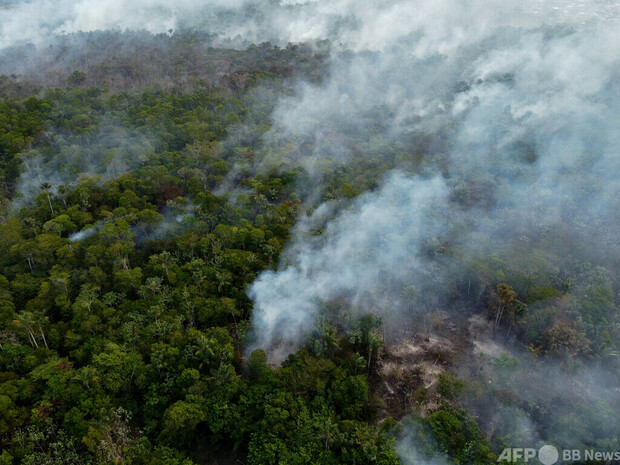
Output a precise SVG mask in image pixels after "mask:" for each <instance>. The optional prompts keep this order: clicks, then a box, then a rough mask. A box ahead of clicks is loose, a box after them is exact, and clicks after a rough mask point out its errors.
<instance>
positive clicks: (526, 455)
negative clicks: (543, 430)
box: [497, 444, 560, 465]
mask: <svg viewBox="0 0 620 465" xmlns="http://www.w3.org/2000/svg"><path fill="white" fill-rule="evenodd" d="M537 455H538V460H540V463H542V464H543V465H553V464H554V463H555V462H557V461H558V458H559V457H560V454H559V452H558V450H557V449H556V448H555V447H553V446H551V445H549V444H547V445H545V446H542V447H541V448H540V449H539V450H538V453H536V449H532V448H529V447H508V448H506V449H504V450H503V451H502V453H501V454H500V456H499V457H498V459H497V461H498V462H516V461H517V460H519V459H523V461H524V462H529V460H530V459H533V458H535V457H536V456H537Z"/></svg>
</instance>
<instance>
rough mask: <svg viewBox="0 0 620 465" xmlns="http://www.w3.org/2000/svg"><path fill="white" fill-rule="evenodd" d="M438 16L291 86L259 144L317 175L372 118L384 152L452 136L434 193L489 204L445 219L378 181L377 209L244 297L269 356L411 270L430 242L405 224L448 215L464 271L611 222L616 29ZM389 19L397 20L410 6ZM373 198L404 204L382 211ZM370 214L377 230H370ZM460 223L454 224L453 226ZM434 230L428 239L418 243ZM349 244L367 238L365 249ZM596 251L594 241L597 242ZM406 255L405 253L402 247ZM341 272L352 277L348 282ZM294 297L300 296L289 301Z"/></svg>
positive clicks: (358, 215) (530, 14)
mask: <svg viewBox="0 0 620 465" xmlns="http://www.w3.org/2000/svg"><path fill="white" fill-rule="evenodd" d="M439 3H440V4H441V7H437V6H435V7H428V6H424V7H420V8H417V9H416V8H414V5H413V4H411V3H408V5H409V6H410V9H411V11H414V12H415V13H411V14H410V16H412V15H413V16H416V18H417V21H414V22H412V23H411V26H410V29H408V31H409V33H408V34H405V33H404V32H403V31H404V29H403V28H404V26H398V25H396V26H394V25H393V23H392V27H387V26H386V27H385V28H384V30H382V31H381V32H372V30H368V32H364V34H363V35H364V36H365V37H375V36H378V37H379V41H378V48H383V51H381V52H376V53H360V54H357V55H355V56H354V57H352V58H351V57H349V56H345V57H340V56H336V57H335V58H334V62H333V63H332V71H331V76H330V78H329V79H328V80H327V82H325V83H322V84H321V85H302V86H301V87H300V89H299V92H298V95H297V96H296V97H295V98H291V99H288V100H285V101H283V102H282V103H281V105H280V106H279V107H278V109H277V110H276V112H275V114H274V119H275V125H274V127H275V128H274V130H272V131H271V133H269V134H268V135H267V139H266V141H267V143H268V144H274V145H275V144H276V143H280V142H281V141H282V140H283V139H284V140H289V141H298V142H299V149H298V150H296V151H294V152H293V154H294V155H293V156H296V157H301V160H299V159H298V160H296V161H297V162H301V163H302V164H305V166H306V167H307V168H309V169H312V166H313V165H314V164H316V163H317V160H320V159H321V158H324V157H325V158H335V159H337V160H339V161H341V162H344V163H346V162H348V161H352V160H354V156H352V155H350V154H351V153H352V150H351V147H349V146H347V145H346V141H345V143H344V144H342V143H341V144H333V143H331V142H332V141H331V140H330V139H329V134H330V132H332V131H333V128H334V127H337V128H338V129H340V130H342V131H346V130H347V129H349V128H352V129H353V130H363V129H365V128H367V127H368V125H370V124H372V123H373V122H376V121H375V120H373V117H376V114H377V110H378V109H379V110H381V113H380V115H381V117H382V121H380V122H379V124H380V125H381V130H382V131H383V134H384V135H385V136H386V137H388V138H392V139H397V138H399V137H402V136H404V135H405V134H407V133H408V132H411V131H415V130H431V129H438V128H441V127H446V126H449V127H450V130H449V132H448V142H447V150H448V151H449V154H448V156H449V160H450V161H449V163H448V167H447V168H445V167H443V168H441V170H442V172H443V177H444V178H445V181H443V182H445V183H446V184H448V185H449V188H450V189H451V190H452V193H453V195H455V196H458V195H459V193H460V192H462V191H464V192H467V191H468V190H471V189H472V186H474V185H481V186H484V197H485V198H484V199H481V200H480V202H479V205H473V206H468V207H470V209H469V210H468V211H465V210H463V208H462V207H463V206H462V205H459V204H458V203H454V202H453V203H452V204H450V203H449V202H448V201H447V200H446V199H447V197H448V196H446V195H443V196H442V197H441V199H444V201H443V202H439V206H437V203H438V199H437V198H432V199H430V198H428V199H427V200H428V201H429V202H428V204H424V203H421V202H420V201H419V199H413V198H412V197H411V194H410V193H409V189H414V190H416V189H418V188H419V187H417V184H418V183H419V182H420V181H419V180H416V179H410V180H409V181H410V182H411V183H413V184H408V182H407V181H406V180H407V178H405V177H403V176H402V175H400V176H399V175H396V176H391V177H388V178H387V179H386V181H385V182H384V184H383V188H382V190H381V191H380V192H379V193H378V194H374V195H370V196H365V197H362V198H361V199H360V200H359V201H358V202H357V204H356V206H355V207H354V209H353V210H349V211H347V212H345V213H342V214H341V216H339V217H337V219H336V220H334V221H333V222H332V223H331V224H330V225H329V227H328V229H327V233H326V235H327V239H325V240H324V242H323V243H322V244H321V245H320V246H318V247H316V246H315V245H314V244H313V243H312V242H309V243H308V246H307V247H306V248H304V247H303V246H302V245H300V242H302V243H303V242H304V240H305V239H304V238H303V237H302V235H301V234H299V235H298V237H300V238H301V239H299V240H298V241H297V242H296V243H295V245H294V246H293V247H292V248H291V253H289V254H288V255H287V257H286V259H287V262H289V263H292V264H293V265H291V266H286V265H284V266H283V269H282V270H281V271H279V272H278V273H273V272H267V273H265V274H264V275H263V276H261V277H260V278H259V280H258V281H257V283H256V284H255V285H254V287H253V288H252V291H251V295H252V296H253V297H254V299H255V302H256V304H257V305H256V307H257V309H256V312H255V324H256V328H257V336H258V340H259V341H260V342H259V344H258V345H259V346H260V345H263V346H264V345H266V346H270V345H272V343H274V342H275V341H273V340H272V337H273V335H275V334H278V344H280V347H281V344H284V346H287V347H289V346H290V347H291V348H293V347H294V346H295V345H298V344H300V343H301V341H302V338H301V333H302V332H303V331H304V330H307V329H308V327H309V325H311V324H312V322H313V317H314V315H316V308H317V302H319V301H321V300H324V299H329V298H332V297H334V296H335V295H338V294H339V293H350V292H351V290H352V289H355V291H354V292H353V294H354V295H355V296H356V297H355V298H354V299H353V303H356V302H357V301H358V300H360V299H359V297H358V296H359V292H364V293H365V295H374V292H376V290H377V288H378V287H380V286H382V285H383V283H385V281H386V280H385V279H384V278H383V277H382V276H380V275H379V274H376V275H373V276H374V277H373V278H372V279H371V278H368V277H366V275H365V274H366V273H370V274H372V273H374V272H377V271H378V270H382V269H385V268H386V263H387V264H391V265H393V266H392V267H393V268H398V266H397V265H396V263H397V262H398V260H396V257H398V256H401V257H402V259H401V260H403V261H405V262H406V261H407V257H409V256H413V257H415V254H416V253H419V250H420V248H421V247H422V246H423V244H424V240H427V239H428V237H427V236H420V235H418V233H416V232H415V230H414V232H411V233H410V232H409V231H407V230H405V229H399V221H400V219H402V218H403V217H405V218H408V216H407V215H411V214H412V213H411V212H412V211H416V212H417V213H416V214H419V215H424V214H425V213H424V211H425V209H431V206H432V208H434V209H437V208H439V209H440V210H443V211H444V219H443V225H442V226H443V228H444V229H451V231H452V233H453V234H454V233H457V232H458V234H459V236H460V237H461V239H460V252H461V255H474V254H475V253H477V252H479V251H480V250H481V249H486V250H487V251H491V252H492V251H493V248H494V247H499V246H500V244H501V243H503V242H506V241H508V242H509V241H511V240H513V239H515V238H514V237H512V235H514V234H515V233H517V236H518V237H520V238H522V239H523V238H524V239H526V240H527V236H525V237H524V236H523V234H524V233H525V232H527V233H528V234H529V233H535V232H540V231H542V230H544V229H545V228H547V227H549V226H550V225H553V224H556V223H557V222H559V221H568V222H571V221H572V222H575V223H577V222H581V223H584V224H588V223H591V224H592V226H593V227H598V226H600V225H601V221H600V220H601V219H602V218H609V217H608V216H607V215H609V214H611V212H613V211H615V210H616V207H617V195H616V193H617V192H618V187H619V186H618V181H617V180H616V179H615V175H614V174H613V173H615V172H617V170H618V168H620V166H619V164H620V160H619V158H618V150H619V149H620V140H619V134H618V131H617V130H616V128H617V127H618V122H619V121H620V120H619V118H620V113H619V111H618V108H617V106H615V105H613V104H612V103H611V102H614V101H617V99H618V97H620V87H619V85H618V82H619V80H618V77H619V76H618V74H619V70H620V66H619V64H620V51H619V50H618V47H617V46H616V47H613V46H610V45H611V44H614V43H616V42H617V40H616V39H617V38H618V32H617V23H615V21H613V20H609V21H607V20H605V21H603V20H601V21H598V20H594V19H592V18H594V17H595V15H596V14H598V12H597V11H591V12H590V15H591V21H588V22H587V24H586V25H584V26H580V25H579V24H570V25H559V24H558V21H557V20H556V19H554V15H555V13H554V12H555V9H554V7H551V8H550V10H549V12H550V15H549V16H546V15H541V14H536V13H538V11H537V10H533V9H532V6H533V5H534V4H527V3H526V5H527V6H528V7H529V8H530V9H529V10H528V9H527V8H526V9H525V10H523V11H521V12H519V11H516V10H515V9H512V11H510V13H512V15H513V16H510V15H506V14H505V13H506V12H505V11H503V10H501V9H500V13H498V11H496V10H494V9H492V8H490V7H488V5H487V6H485V5H482V4H477V3H476V2H468V5H451V4H450V2H439ZM390 5H392V7H393V8H394V9H395V11H399V8H402V7H403V6H404V5H405V4H404V3H399V2H396V3H391V4H390ZM416 6H419V5H416ZM540 8H542V5H541V6H540ZM370 10H372V7H371V8H370ZM359 11H362V13H359ZM387 11H391V10H390V9H389V8H388V10H387ZM363 12H364V9H363V8H361V9H360V8H357V9H355V12H351V17H358V16H360V15H361V16H362V17H366V16H365V15H364V13H363ZM367 13H368V12H367ZM519 13H520V14H519ZM385 14H388V13H385ZM394 14H395V16H394V20H395V21H397V18H400V19H402V20H403V24H405V23H408V19H407V18H409V17H408V16H407V15H405V14H404V13H402V12H401V13H399V14H396V13H394ZM356 15H357V16H356ZM580 16H583V15H578V17H580ZM372 17H373V16H372V15H370V13H369V15H368V17H366V22H367V23H369V24H366V23H364V22H362V23H361V25H360V24H358V26H357V28H356V30H358V31H365V30H366V29H367V28H373V27H374V28H376V27H378V24H380V23H381V21H371V20H370V18H372ZM420 17H422V18H423V20H421V19H420ZM358 19H359V18H358ZM508 21H510V22H513V23H515V24H517V25H516V26H515V25H510V24H507V22H508ZM546 21H551V24H546ZM581 21H582V20H581V19H579V22H581ZM387 23H389V22H387ZM387 23H386V24H387ZM448 25H450V26H451V27H448ZM432 31H435V32H432ZM436 31H444V34H442V33H440V32H436ZM348 33H349V34H351V31H348ZM390 34H391V35H390ZM388 36H389V37H390V38H391V42H389V41H388V40H387V38H386V37H388ZM388 43H389V45H390V46H389V47H388V46H387V44H388ZM386 108H387V110H385V109H386ZM275 141H277V142H275ZM308 141H309V142H310V143H308ZM307 147H310V149H308V148H307ZM304 150H305V152H304ZM300 154H301V155H300ZM266 162H267V163H271V164H276V165H277V164H280V163H281V164H285V163H288V162H290V160H269V158H267V161H266ZM426 170H427V174H428V173H431V174H432V173H435V175H436V174H437V173H439V172H440V167H439V166H436V165H435V166H433V161H432V160H431V161H429V162H428V167H427V168H426ZM446 170H447V172H446ZM437 182H439V181H437ZM414 185H415V187H414ZM422 189H424V188H422ZM420 195H421V194H420ZM383 196H387V197H389V198H391V199H392V200H394V199H396V198H399V199H400V200H399V201H396V200H394V202H393V205H392V206H391V207H388V205H384V203H385V202H384V201H383ZM388 203H389V202H388ZM375 204H376V205H375ZM377 205H380V207H379V208H376V207H377ZM490 206H492V208H491V207H490ZM394 209H396V211H394ZM368 211H377V212H383V213H384V214H379V215H377V217H376V218H370V217H369V215H368ZM457 218H461V219H462V221H460V222H459V223H458V224H457V223H455V219H457ZM411 220H412V219H411V218H409V220H406V221H409V222H411ZM463 225H465V226H463ZM463 227H464V228H465V230H463V229H458V228H463ZM439 229H441V228H439V227H437V225H433V226H432V227H431V226H429V230H428V233H429V236H432V235H433V234H435V235H436V234H437V231H438V230H439ZM606 229H607V228H606ZM359 231H366V232H368V234H367V235H365V236H363V237H360V233H359ZM380 231H385V233H384V234H386V233H387V232H393V231H398V232H397V234H402V235H403V236H404V237H403V238H401V239H400V240H394V239H392V240H393V243H392V245H393V248H390V244H388V246H387V247H388V250H387V251H386V252H383V251H379V250H376V249H375V245H376V244H375V242H374V239H373V238H375V237H380ZM388 234H389V233H388ZM408 234H411V235H410V236H408ZM599 235H600V236H601V240H602V239H603V238H604V236H605V230H602V231H599ZM403 240H404V242H405V243H407V247H406V248H402V247H401V245H402V242H403ZM399 241H400V242H399ZM347 244H351V245H347ZM352 244H355V245H352ZM607 245H608V246H610V247H612V248H613V245H612V244H607ZM383 250H385V249H383ZM613 250H614V251H616V250H617V249H616V248H613ZM358 255H362V256H364V255H367V256H368V258H369V259H368V261H366V262H364V265H363V266H359V264H358V263H357V262H356V261H355V260H356V256H358ZM347 265H348V266H349V267H350V269H346V270H343V267H346V266H347ZM388 268H389V267H388ZM360 275H364V276H363V277H362V276H360ZM317 276H320V278H319V279H317ZM293 288H295V289H298V290H299V292H297V291H290V289H293ZM287 289H288V290H287ZM362 289H363V291H362ZM362 300H363V299H362ZM282 322H287V323H282ZM282 324H283V325H284V326H288V330H287V331H285V332H283V331H282V329H281V328H280V325H282ZM276 328H279V329H276ZM283 335H284V339H285V340H284V341H282V340H281V338H282V336H283ZM293 342H294V343H293Z"/></svg>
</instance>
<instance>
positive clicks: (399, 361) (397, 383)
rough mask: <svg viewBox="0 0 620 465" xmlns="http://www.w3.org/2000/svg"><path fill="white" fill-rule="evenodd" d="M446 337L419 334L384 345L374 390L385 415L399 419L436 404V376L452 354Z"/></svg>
mask: <svg viewBox="0 0 620 465" xmlns="http://www.w3.org/2000/svg"><path fill="white" fill-rule="evenodd" d="M454 349H455V344H454V342H452V341H450V340H449V339H448V338H444V337H440V336H436V335H433V336H429V335H424V334H418V335H416V336H414V337H412V338H408V339H403V340H401V341H399V342H398V343H394V344H389V345H386V346H385V347H383V349H382V351H381V353H380V357H379V362H378V369H377V377H378V380H377V383H375V390H376V392H377V393H378V394H379V395H380V396H381V398H382V399H383V400H384V402H385V411H384V412H383V414H384V415H386V414H389V415H390V416H391V417H392V418H396V419H400V418H402V417H403V416H405V415H408V414H410V413H412V412H413V411H417V412H418V413H421V414H422V415H424V414H426V413H428V412H429V411H432V410H434V409H436V408H438V407H439V405H438V402H437V399H436V396H435V395H434V394H435V391H436V384H437V377H438V376H439V374H440V373H442V372H443V371H445V369H446V366H447V365H448V364H449V363H450V360H451V359H452V358H453V356H454Z"/></svg>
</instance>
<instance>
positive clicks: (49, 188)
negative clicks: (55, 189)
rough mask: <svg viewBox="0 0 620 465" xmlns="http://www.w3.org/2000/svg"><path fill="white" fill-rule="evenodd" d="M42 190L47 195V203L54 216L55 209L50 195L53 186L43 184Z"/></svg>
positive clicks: (47, 183) (46, 183)
mask: <svg viewBox="0 0 620 465" xmlns="http://www.w3.org/2000/svg"><path fill="white" fill-rule="evenodd" d="M40 187H41V189H42V190H43V191H44V192H45V193H46V194H47V202H48V203H49V205H50V210H51V212H52V215H53V214H54V207H53V206H52V197H51V195H50V191H51V189H52V185H51V184H50V183H49V182H44V183H42V184H41V186H40Z"/></svg>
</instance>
